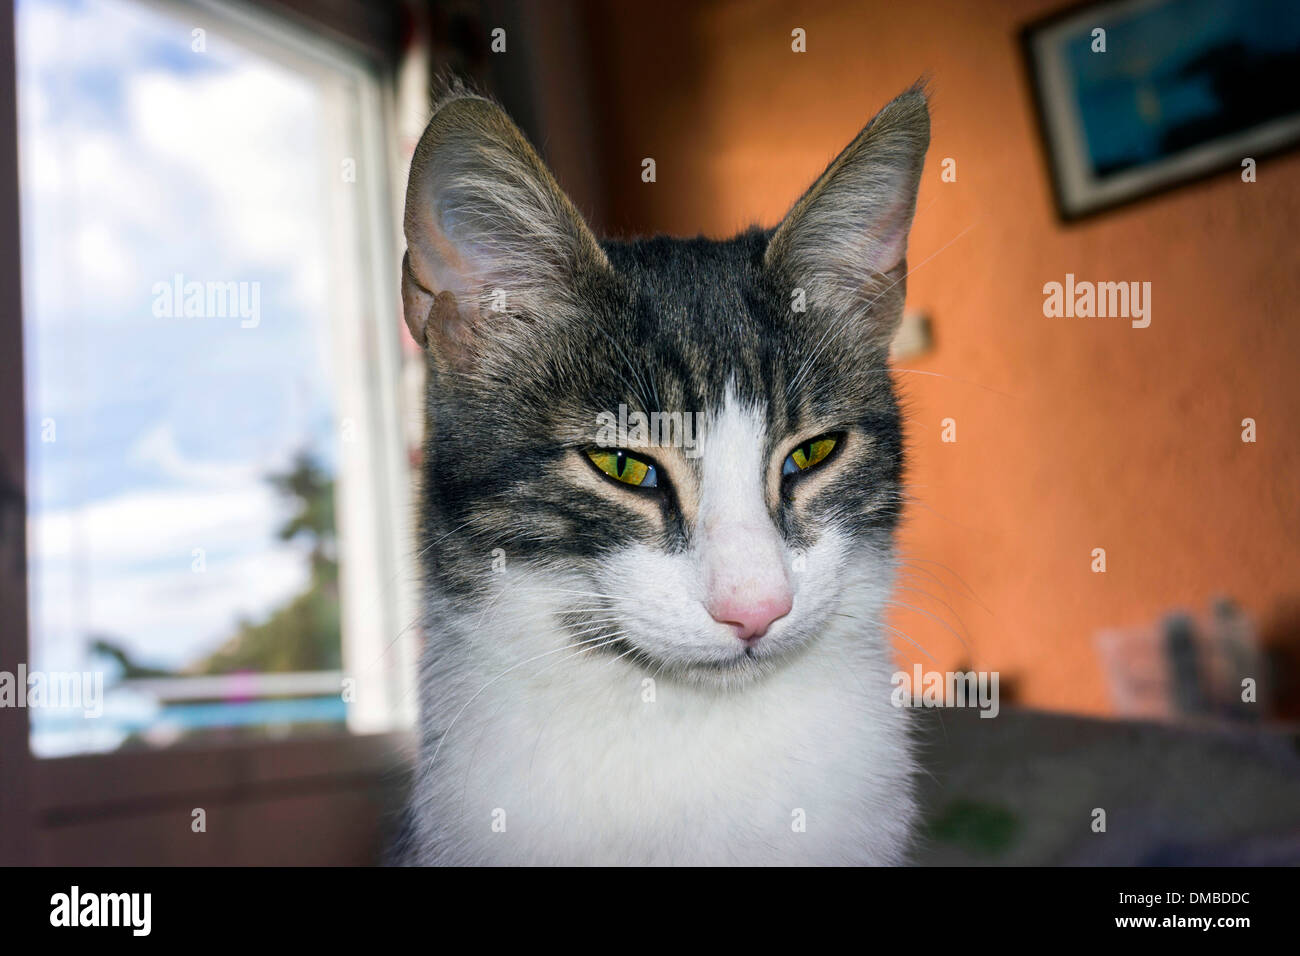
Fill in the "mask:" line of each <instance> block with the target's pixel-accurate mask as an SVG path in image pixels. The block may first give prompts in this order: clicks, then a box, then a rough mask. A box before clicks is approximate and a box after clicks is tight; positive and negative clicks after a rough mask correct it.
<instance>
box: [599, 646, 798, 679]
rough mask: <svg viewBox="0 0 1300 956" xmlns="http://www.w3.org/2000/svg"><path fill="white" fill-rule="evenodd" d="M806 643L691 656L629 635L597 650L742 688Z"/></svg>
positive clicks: (653, 669)
mask: <svg viewBox="0 0 1300 956" xmlns="http://www.w3.org/2000/svg"><path fill="white" fill-rule="evenodd" d="M805 645H806V642H803V641H801V642H798V643H797V644H796V645H794V646H782V647H781V648H779V649H777V650H775V651H768V652H767V653H764V652H763V651H762V650H761V649H760V648H759V647H755V646H749V647H742V648H740V649H739V650H738V651H737V653H736V654H734V655H731V656H728V657H721V658H703V657H701V658H690V657H682V656H678V655H673V656H671V657H669V656H667V655H660V654H656V653H655V652H654V651H652V650H649V649H647V648H646V647H645V646H643V645H641V644H639V643H637V642H635V641H633V640H631V639H630V638H627V637H617V638H612V639H611V640H610V642H609V643H606V642H603V641H602V642H601V644H600V648H599V651H598V652H597V653H599V654H602V655H609V656H610V657H611V658H613V659H621V660H623V661H626V662H628V663H630V664H631V665H632V666H635V667H641V668H643V669H645V670H646V671H648V672H649V673H652V674H655V675H662V676H666V677H669V678H675V679H677V680H681V681H683V682H685V683H690V684H696V685H703V686H712V687H718V686H721V687H732V688H734V687H740V686H743V685H745V684H748V683H751V682H753V681H757V680H761V679H762V678H763V677H765V676H767V675H768V674H771V673H773V672H774V671H776V670H779V669H780V668H781V667H782V666H783V665H784V664H785V663H786V662H787V661H788V660H789V659H790V658H791V657H793V656H794V655H795V654H796V653H798V652H799V651H800V650H802V648H803V647H804V646H805Z"/></svg>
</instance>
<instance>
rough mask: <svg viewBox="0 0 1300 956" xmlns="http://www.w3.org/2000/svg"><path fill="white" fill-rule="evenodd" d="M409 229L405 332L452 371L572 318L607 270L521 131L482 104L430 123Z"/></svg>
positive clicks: (446, 111)
mask: <svg viewBox="0 0 1300 956" xmlns="http://www.w3.org/2000/svg"><path fill="white" fill-rule="evenodd" d="M403 228H404V230H405V233H406V245H407V252H406V257H405V258H404V259H403V262H402V309H403V312H404V314H405V316H406V325H407V328H409V329H410V332H411V335H412V337H414V339H415V341H416V342H418V343H420V344H421V345H422V346H424V347H425V348H427V349H428V350H429V351H431V352H432V353H433V354H434V356H435V357H437V358H440V359H442V360H443V361H445V362H446V363H447V364H449V365H452V366H465V365H468V364H473V363H474V362H475V361H476V359H478V358H481V357H482V355H483V354H484V353H485V352H486V350H487V347H488V344H489V342H495V343H498V344H505V342H504V341H503V340H509V339H510V338H512V337H514V336H515V335H516V334H518V333H522V332H523V331H524V330H525V329H526V328H527V327H528V326H529V325H531V324H535V323H537V322H540V321H543V320H546V319H548V318H551V317H555V316H561V315H565V314H571V313H574V312H576V311H577V309H578V308H579V306H578V302H577V292H576V290H577V287H578V285H579V283H580V281H581V277H582V275H583V274H584V272H587V271H590V270H601V269H607V268H608V266H609V263H608V260H607V259H606V258H605V254H604V252H603V251H602V250H601V248H600V245H599V243H598V242H597V241H596V237H595V236H594V235H593V234H592V232H591V230H590V229H589V228H588V227H587V225H586V223H584V222H583V220H582V217H581V216H580V215H579V214H578V211H577V210H576V209H575V208H574V206H573V204H572V203H571V202H570V201H569V199H568V197H566V196H565V195H564V192H563V191H562V190H561V189H560V187H559V185H558V184H557V183H556V181H555V178H554V177H553V176H552V175H551V173H550V171H549V170H548V169H547V168H546V165H545V163H543V162H542V160H541V158H540V157H539V156H538V155H537V152H536V151H535V150H534V149H533V147H532V146H531V145H530V144H529V142H528V140H527V139H526V138H525V136H524V134H523V133H522V132H520V130H519V128H518V127H516V126H515V124H514V123H512V122H511V121H510V119H509V117H507V116H506V114H505V112H504V111H502V109H501V108H500V107H498V106H497V105H496V104H495V103H493V102H492V101H490V100H487V99H484V98H482V97H478V96H471V95H458V96H455V97H453V98H452V99H450V100H448V101H446V102H444V103H443V104H442V105H441V106H440V107H439V108H438V109H437V110H436V111H435V113H434V116H433V119H431V120H430V121H429V126H428V128H427V129H425V131H424V135H423V136H422V137H421V138H420V142H419V145H418V146H416V148H415V155H414V157H413V158H412V160H411V175H410V180H409V182H408V184H407V189H406V214H405V217H404V222H403Z"/></svg>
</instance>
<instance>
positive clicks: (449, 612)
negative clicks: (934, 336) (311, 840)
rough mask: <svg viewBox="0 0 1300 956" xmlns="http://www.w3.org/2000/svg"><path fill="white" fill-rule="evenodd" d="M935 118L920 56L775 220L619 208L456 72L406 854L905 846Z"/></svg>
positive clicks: (548, 859)
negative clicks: (905, 537) (907, 338)
mask: <svg viewBox="0 0 1300 956" xmlns="http://www.w3.org/2000/svg"><path fill="white" fill-rule="evenodd" d="M929 131H930V121H929V110H928V106H927V102H926V97H925V94H924V92H923V91H922V90H921V89H920V88H918V87H913V88H912V89H910V90H908V91H906V92H904V93H903V94H902V95H900V96H899V97H897V98H896V99H894V100H893V101H892V102H890V103H889V104H888V105H886V106H885V107H884V109H882V110H881V111H880V113H879V114H878V115H877V116H876V117H875V118H874V119H873V120H872V121H871V122H870V123H869V124H868V125H867V126H866V127H865V128H864V129H863V130H862V131H861V132H860V133H859V134H858V136H857V137H856V138H855V139H854V140H853V141H852V142H851V143H850V144H849V145H848V146H847V147H846V148H845V149H844V150H843V151H842V152H841V153H840V154H839V155H838V156H837V157H836V158H835V159H834V161H833V162H831V164H830V166H829V167H828V168H827V169H826V171H825V172H824V173H822V175H821V176H820V178H818V179H817V180H816V182H815V183H814V184H813V185H812V186H811V187H810V188H809V189H808V191H807V192H805V193H804V194H803V196H802V197H801V198H799V199H798V201H797V202H796V203H795V204H794V206H793V207H792V208H791V210H790V212H789V214H788V215H787V216H786V217H785V219H784V220H783V221H782V222H781V223H780V224H779V225H778V226H776V227H775V228H774V229H760V228H757V227H754V228H750V229H749V230H748V231H745V232H743V233H741V234H740V235H738V236H736V237H734V238H732V239H728V240H725V241H713V240H709V239H704V238H695V239H671V238H665V237H656V238H651V239H645V240H637V241H599V240H597V238H596V237H595V236H594V235H593V233H592V231H591V230H590V229H589V228H588V226H587V225H586V224H585V223H584V221H583V219H582V217H581V216H580V215H579V213H578V212H577V210H576V209H575V207H574V205H573V204H572V203H571V202H570V201H569V199H568V198H566V196H565V194H564V193H563V192H562V191H561V189H560V187H559V186H558V185H557V183H556V181H555V179H554V178H553V177H552V175H551V173H550V172H549V171H548V170H547V168H546V166H545V164H544V163H543V162H542V160H541V159H540V158H539V157H538V154H537V153H536V152H535V151H534V149H533V148H532V146H531V145H530V144H529V143H528V141H527V139H526V138H525V136H524V135H523V134H522V133H521V132H520V130H519V129H518V128H517V127H516V126H515V125H514V124H513V123H512V122H511V121H510V119H509V118H508V117H507V116H506V114H505V112H504V111H503V110H502V109H501V108H500V107H499V106H498V105H496V104H495V103H494V102H493V101H491V100H490V99H487V98H484V97H481V96H478V95H475V94H473V93H471V92H468V91H466V90H464V89H457V90H453V91H451V92H450V93H449V94H448V95H447V96H445V97H444V98H443V99H442V100H441V101H440V102H439V103H438V105H437V107H436V108H435V111H434V115H433V117H432V119H431V121H430V122H429V125H428V128H427V129H426V131H425V133H424V135H423V137H422V138H421V140H420V142H419V145H418V147H417V148H416V150H415V154H414V158H413V161H412V165H411V172H410V179H409V184H408V189H407V194H406V211H405V217H404V231H405V235H406V241H407V253H406V256H405V258H404V260H403V268H402V300H403V308H404V313H405V318H406V322H407V325H408V328H409V329H410V332H411V334H412V335H413V336H414V338H415V340H416V341H417V342H418V343H419V344H420V345H422V346H423V347H424V348H425V350H426V353H427V363H428V375H429V381H428V396H427V407H426V414H427V424H428V437H427V444H426V448H425V456H424V459H423V463H422V469H421V476H420V485H421V487H420V489H419V494H420V496H421V499H422V517H421V520H420V541H419V545H420V548H421V552H420V554H421V562H422V570H421V579H422V585H423V588H424V595H423V600H422V605H421V607H422V615H423V620H422V623H423V627H424V630H425V633H426V645H425V650H424V652H423V658H422V663H421V673H420V689H421V719H420V722H421V727H420V756H419V762H418V766H417V768H416V773H415V777H414V785H413V792H412V795H411V800H410V805H409V811H408V812H409V828H410V833H409V839H408V847H407V851H406V855H405V859H404V862H407V863H411V864H649V865H660V864H662V865H669V864H673V865H675V864H720V865H728V864H743V865H766V864H797V865H803V864H898V863H901V862H905V860H906V858H907V854H908V850H909V847H910V844H911V840H912V832H913V824H914V818H915V813H916V810H915V800H914V796H913V782H912V780H913V774H914V758H913V754H912V743H911V739H910V733H909V724H908V720H907V712H906V711H905V710H902V709H899V708H897V707H895V706H894V705H893V704H892V703H891V701H890V692H891V689H892V687H891V683H890V675H891V673H892V672H893V670H894V669H895V665H894V664H893V661H892V652H891V650H890V646H889V644H888V641H887V640H886V638H885V636H884V633H883V631H884V625H883V622H882V617H883V614H884V609H885V607H886V604H887V602H888V601H889V596H890V593H891V588H892V582H893V579H894V574H895V566H896V558H895V548H894V543H893V539H894V533H895V528H896V525H897V524H898V521H899V518H900V513H901V508H902V490H901V485H900V482H901V477H902V470H903V449H902V430H901V420H900V411H899V405H898V402H897V399H896V396H895V393H894V389H893V385H892V382H891V379H890V375H889V373H888V369H887V365H886V362H887V358H888V349H889V344H890V340H891V338H892V336H893V333H894V331H895V329H896V327H897V325H898V323H899V320H900V316H901V312H902V307H903V298H904V288H905V282H904V279H905V276H906V272H907V268H906V264H905V263H906V245H907V236H908V232H909V230H910V228H911V222H912V217H913V213H914V210H915V205H916V193H917V188H918V185H919V180H920V175H921V169H922V166H923V163H924V159H925V153H926V150H927V148H928V145H929V136H930V132H929ZM647 188H659V189H664V188H669V187H667V186H665V185H659V186H656V187H647ZM638 413H639V414H638ZM641 416H645V418H644V419H643V418H642V417H641ZM615 419H617V420H619V421H620V422H623V423H626V425H627V427H624V428H622V429H621V430H615V431H610V429H609V424H610V422H612V421H614V420H615ZM647 421H651V422H653V423H655V424H656V425H657V427H654V428H646V427H643V426H644V423H645V422H647ZM679 421H681V422H683V423H685V424H690V423H698V428H697V431H698V434H695V435H693V436H691V438H690V440H689V441H687V440H682V438H683V432H684V431H685V428H684V427H679V426H678V425H677V423H678V422H679ZM611 436H615V437H611ZM622 440H625V441H626V442H627V444H625V445H624V446H622V447H616V446H615V445H616V442H618V441H622Z"/></svg>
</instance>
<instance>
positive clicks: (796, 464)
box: [781, 436, 839, 475]
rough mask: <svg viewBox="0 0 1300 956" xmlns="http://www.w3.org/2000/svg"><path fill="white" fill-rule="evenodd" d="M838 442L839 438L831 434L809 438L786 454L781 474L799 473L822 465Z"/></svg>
mask: <svg viewBox="0 0 1300 956" xmlns="http://www.w3.org/2000/svg"><path fill="white" fill-rule="evenodd" d="M838 444H839V439H838V438H833V437H830V436H823V437H821V438H811V439H809V440H808V441H806V442H804V443H803V444H802V445H800V446H799V447H798V448H796V449H795V450H794V451H792V452H790V454H788V455H786V456H785V463H784V464H783V465H782V466H781V474H783V475H797V474H799V472H801V471H807V470H808V469H809V468H812V467H814V466H816V465H820V464H821V463H822V462H823V461H825V460H826V456H827V455H829V454H830V453H831V452H832V451H834V450H835V446H836V445H838Z"/></svg>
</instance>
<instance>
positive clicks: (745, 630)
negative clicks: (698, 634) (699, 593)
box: [708, 593, 793, 641]
mask: <svg viewBox="0 0 1300 956" xmlns="http://www.w3.org/2000/svg"><path fill="white" fill-rule="evenodd" d="M792 605H793V601H792V599H791V596H790V595H789V594H788V593H786V594H780V595H773V596H770V597H763V598H759V599H758V600H748V601H747V600H736V599H732V598H724V599H722V600H720V601H718V602H717V603H711V604H710V605H709V608H708V610H709V615H710V616H711V617H712V618H713V619H714V620H715V621H717V622H718V623H719V624H730V625H731V626H732V628H734V629H735V631H736V636H737V637H738V638H740V639H741V640H742V641H756V640H758V639H759V638H760V637H762V636H763V635H764V634H766V633H767V629H768V628H769V627H771V626H772V622H773V621H775V620H777V619H778V618H782V617H785V616H786V615H787V614H789V613H790V608H791V606H792Z"/></svg>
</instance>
